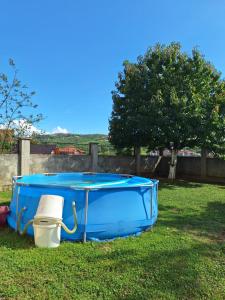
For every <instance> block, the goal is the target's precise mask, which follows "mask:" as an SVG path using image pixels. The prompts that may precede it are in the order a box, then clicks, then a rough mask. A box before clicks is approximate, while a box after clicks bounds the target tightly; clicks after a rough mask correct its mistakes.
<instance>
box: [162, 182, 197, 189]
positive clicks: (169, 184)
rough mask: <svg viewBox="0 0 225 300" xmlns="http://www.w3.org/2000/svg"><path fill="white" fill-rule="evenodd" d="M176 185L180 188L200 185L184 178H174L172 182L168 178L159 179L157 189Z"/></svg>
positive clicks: (171, 187)
mask: <svg viewBox="0 0 225 300" xmlns="http://www.w3.org/2000/svg"><path fill="white" fill-rule="evenodd" d="M177 187H181V188H199V187H202V184H201V183H198V182H189V181H185V180H175V181H174V182H173V181H171V180H168V179H159V190H161V189H163V188H166V189H175V188H177Z"/></svg>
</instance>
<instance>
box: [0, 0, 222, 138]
mask: <svg viewBox="0 0 225 300" xmlns="http://www.w3.org/2000/svg"><path fill="white" fill-rule="evenodd" d="M171 41H179V42H181V44H182V46H183V50H185V51H187V52H190V51H191V49H192V47H193V46H198V47H199V49H200V50H201V51H202V52H203V53H204V54H205V56H206V58H207V59H208V60H210V61H212V62H213V63H214V65H215V66H216V67H217V68H218V69H219V70H220V71H221V72H222V74H224V73H225V63H224V60H225V1H223V0H216V1H213V0H210V1H209V0H208V1H207V0H192V1H191V0H186V1H184V0H176V1H174V0H173V1H169V0H164V1H160V0H158V1H157V0H155V1H152V0H61V1H59V0H54V1H53V0H38V1H34V0H33V1H31V0H20V1H16V0H14V1H13V0H7V1H1V9H0V71H4V70H6V69H5V68H6V62H7V60H8V58H9V57H12V58H13V59H14V60H15V62H16V65H17V68H18V69H19V71H20V73H19V76H20V79H21V80H22V81H23V82H25V83H27V84H28V85H29V86H30V87H31V89H32V90H35V91H36V92H37V95H36V96H35V98H34V101H35V102H37V103H38V104H39V110H40V111H41V112H42V113H43V114H44V115H45V116H46V119H45V120H44V121H43V122H42V123H41V124H40V127H41V128H42V129H44V130H46V131H48V132H52V131H53V130H54V128H57V127H61V128H64V129H66V130H68V131H69V132H75V133H107V131H108V119H109V116H110V113H111V109H112V99H111V91H112V90H113V89H114V83H115V81H116V79H117V74H118V72H119V71H120V70H122V63H123V61H124V60H125V59H129V60H130V61H135V60H136V58H137V56H138V55H140V54H144V52H145V51H146V49H147V48H148V47H149V46H152V45H154V44H155V43H157V42H160V43H170V42H171Z"/></svg>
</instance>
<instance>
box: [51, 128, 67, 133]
mask: <svg viewBox="0 0 225 300" xmlns="http://www.w3.org/2000/svg"><path fill="white" fill-rule="evenodd" d="M52 133H53V134H56V133H64V134H67V133H69V131H68V130H67V129H66V128H62V127H60V126H57V127H56V128H54V129H53V130H52Z"/></svg>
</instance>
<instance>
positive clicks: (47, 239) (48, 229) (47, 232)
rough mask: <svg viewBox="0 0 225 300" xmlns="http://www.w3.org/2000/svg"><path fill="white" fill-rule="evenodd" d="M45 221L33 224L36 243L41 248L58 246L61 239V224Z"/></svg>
mask: <svg viewBox="0 0 225 300" xmlns="http://www.w3.org/2000/svg"><path fill="white" fill-rule="evenodd" d="M44 223H45V222H43V221H41V222H39V223H38V224H35V223H34V224H33V227H34V242H35V245H36V246H37V247H40V248H56V247H58V246H59V245H60V240H61V225H59V224H48V223H47V222H46V224H44Z"/></svg>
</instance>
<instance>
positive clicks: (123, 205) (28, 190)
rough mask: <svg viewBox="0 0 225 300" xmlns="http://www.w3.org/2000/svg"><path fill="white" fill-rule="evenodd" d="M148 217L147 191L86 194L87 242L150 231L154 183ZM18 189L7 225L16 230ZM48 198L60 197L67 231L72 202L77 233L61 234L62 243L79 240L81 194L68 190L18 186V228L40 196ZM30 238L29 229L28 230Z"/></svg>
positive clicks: (155, 210)
mask: <svg viewBox="0 0 225 300" xmlns="http://www.w3.org/2000/svg"><path fill="white" fill-rule="evenodd" d="M154 184H155V185H154V187H153V199H152V208H153V209H152V214H151V188H149V187H135V188H121V189H113V188H112V189H101V190H95V191H90V192H89V209H88V223H87V227H86V230H87V240H106V239H113V238H116V237H123V236H128V235H132V234H139V233H140V232H142V231H143V230H146V229H147V228H149V227H151V226H152V225H153V224H154V223H155V221H156V219H157V215H158V204H157V184H158V183H157V181H154ZM17 192H18V187H15V190H14V194H13V199H12V201H11V205H10V209H11V212H10V215H9V216H8V223H9V225H10V226H11V227H12V228H14V229H15V228H16V198H17ZM43 194H52V195H60V196H63V197H64V199H65V201H64V209H63V222H64V223H65V224H66V225H67V226H68V227H70V228H72V227H73V224H74V223H73V222H74V219H73V214H72V209H71V207H72V201H75V202H76V208H77V217H78V230H77V232H76V233H75V234H73V235H69V234H67V233H66V232H65V231H63V230H62V239H68V240H82V239H83V233H84V208H85V191H84V190H71V189H69V188H53V187H52V188H50V187H31V186H21V187H20V195H19V206H18V210H19V211H20V210H21V209H22V208H23V207H24V206H25V207H27V210H26V211H25V212H24V215H23V217H22V221H21V223H22V224H21V227H22V228H23V226H24V225H25V224H26V223H27V222H28V221H29V220H30V219H32V218H33V217H34V215H35V213H36V210H37V207H38V204H39V199H40V197H41V195H43ZM28 234H29V235H33V227H32V226H30V227H29V230H28Z"/></svg>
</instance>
